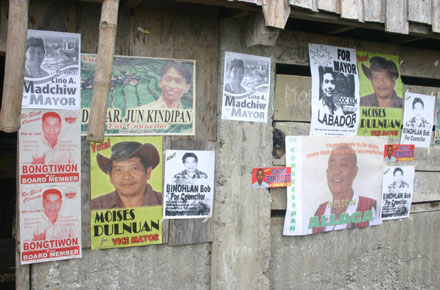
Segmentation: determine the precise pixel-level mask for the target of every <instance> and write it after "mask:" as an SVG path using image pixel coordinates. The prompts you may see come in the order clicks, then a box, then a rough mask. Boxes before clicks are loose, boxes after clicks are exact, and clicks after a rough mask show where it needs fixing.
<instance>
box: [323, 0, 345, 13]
mask: <svg viewBox="0 0 440 290" xmlns="http://www.w3.org/2000/svg"><path fill="white" fill-rule="evenodd" d="M318 9H319V10H323V11H327V12H333V13H337V14H340V13H341V5H340V2H339V0H318Z"/></svg>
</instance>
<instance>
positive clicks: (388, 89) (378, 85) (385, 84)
mask: <svg viewBox="0 0 440 290" xmlns="http://www.w3.org/2000/svg"><path fill="white" fill-rule="evenodd" d="M370 81H371V85H372V86H373V89H374V92H375V93H376V96H377V97H378V98H382V99H387V98H391V97H392V96H393V92H394V87H395V86H396V78H393V77H391V76H390V74H389V72H388V71H387V70H386V69H382V70H378V71H374V70H373V71H371V79H370Z"/></svg>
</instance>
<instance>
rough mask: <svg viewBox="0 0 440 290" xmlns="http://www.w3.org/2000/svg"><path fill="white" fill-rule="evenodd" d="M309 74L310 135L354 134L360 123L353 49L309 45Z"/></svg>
mask: <svg viewBox="0 0 440 290" xmlns="http://www.w3.org/2000/svg"><path fill="white" fill-rule="evenodd" d="M309 59H310V71H311V74H312V102H311V103H312V120H311V126H310V135H319V136H355V135H356V134H357V128H358V123H359V75H358V67H357V63H356V50H355V49H351V48H344V47H335V46H330V45H322V44H313V43H310V44H309Z"/></svg>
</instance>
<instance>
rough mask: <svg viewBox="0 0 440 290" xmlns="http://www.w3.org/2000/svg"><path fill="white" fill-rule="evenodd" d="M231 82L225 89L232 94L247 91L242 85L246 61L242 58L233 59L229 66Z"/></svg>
mask: <svg viewBox="0 0 440 290" xmlns="http://www.w3.org/2000/svg"><path fill="white" fill-rule="evenodd" d="M229 76H230V80H231V81H230V82H229V83H227V84H226V85H225V91H226V92H228V93H231V94H243V93H246V89H245V88H243V87H242V86H241V82H242V81H243V78H244V62H243V60H241V59H233V60H231V65H230V67H229Z"/></svg>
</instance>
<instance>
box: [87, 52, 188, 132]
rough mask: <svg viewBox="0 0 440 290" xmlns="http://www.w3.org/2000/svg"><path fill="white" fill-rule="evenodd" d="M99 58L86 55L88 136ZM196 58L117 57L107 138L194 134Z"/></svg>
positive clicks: (108, 111)
mask: <svg viewBox="0 0 440 290" xmlns="http://www.w3.org/2000/svg"><path fill="white" fill-rule="evenodd" d="M96 62H97V56H96V54H82V55H81V112H82V115H81V134H82V135H83V136H85V135H87V129H88V122H89V119H90V107H91V104H92V95H93V82H94V76H95V68H96ZM195 67H196V63H195V60H177V59H163V58H151V57H133V56H115V57H114V60H113V71H112V81H111V86H110V92H109V96H108V106H107V107H108V109H107V119H106V126H105V134H106V135H107V136H118V135H119V136H122V135H124V136H127V135H194V134H195V106H196V94H195V84H196V74H195Z"/></svg>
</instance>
